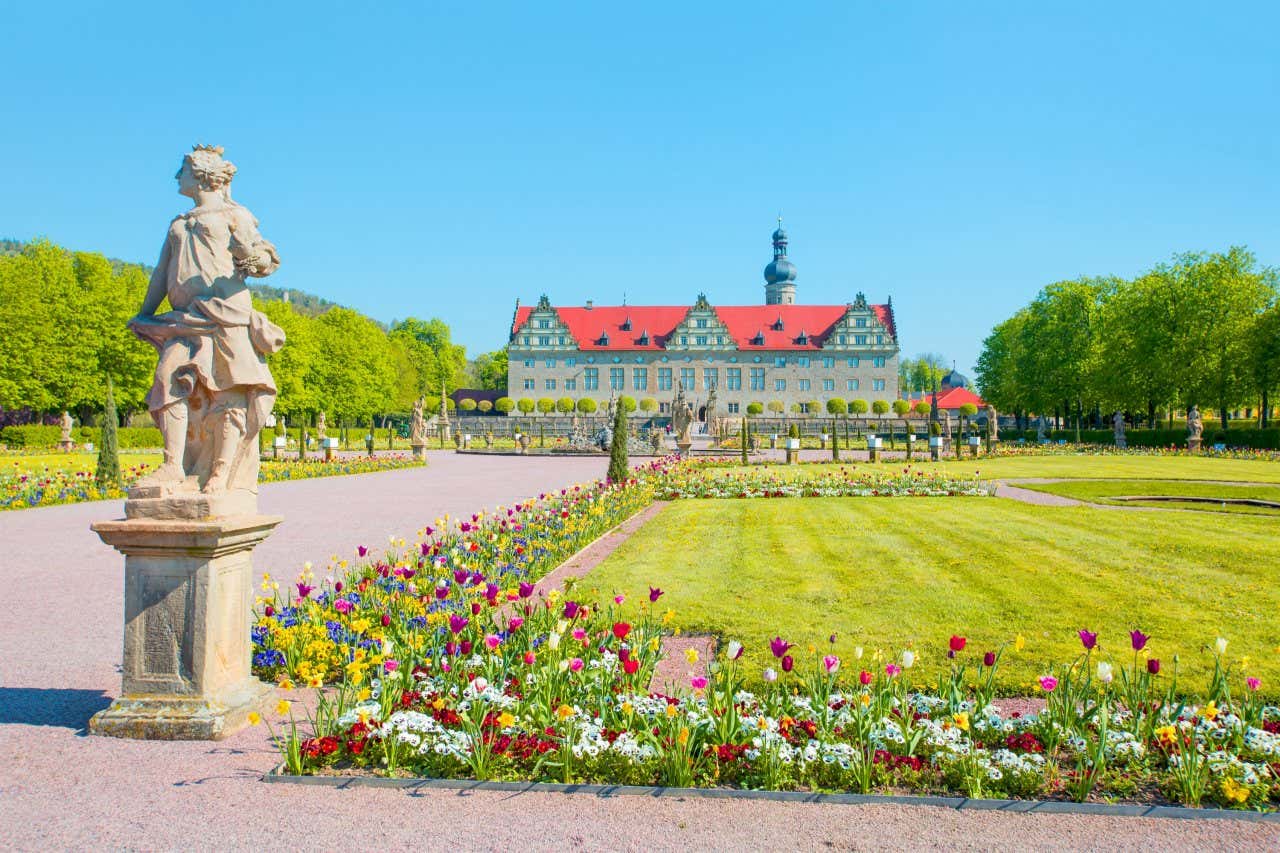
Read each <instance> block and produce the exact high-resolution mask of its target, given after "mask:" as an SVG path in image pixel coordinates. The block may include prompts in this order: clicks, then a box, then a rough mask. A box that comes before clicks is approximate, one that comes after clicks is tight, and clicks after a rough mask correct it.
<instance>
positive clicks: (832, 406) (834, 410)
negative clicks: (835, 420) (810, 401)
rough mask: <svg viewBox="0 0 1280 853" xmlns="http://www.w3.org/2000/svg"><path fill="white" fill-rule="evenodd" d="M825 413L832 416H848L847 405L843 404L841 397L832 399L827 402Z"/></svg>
mask: <svg viewBox="0 0 1280 853" xmlns="http://www.w3.org/2000/svg"><path fill="white" fill-rule="evenodd" d="M827 413H828V414H832V415H845V414H848V413H849V404H848V403H846V402H845V400H844V398H843V397H832V398H831V399H830V400H828V401H827Z"/></svg>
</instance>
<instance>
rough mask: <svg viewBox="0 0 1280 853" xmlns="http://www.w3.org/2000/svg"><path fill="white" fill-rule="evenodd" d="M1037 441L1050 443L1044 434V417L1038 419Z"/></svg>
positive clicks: (1040, 416)
mask: <svg viewBox="0 0 1280 853" xmlns="http://www.w3.org/2000/svg"><path fill="white" fill-rule="evenodd" d="M1036 441H1048V437H1047V436H1046V435H1045V434H1044V415H1039V416H1037V417H1036Z"/></svg>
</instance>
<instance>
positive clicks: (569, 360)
mask: <svg viewBox="0 0 1280 853" xmlns="http://www.w3.org/2000/svg"><path fill="white" fill-rule="evenodd" d="M577 364H578V360H577V359H576V358H572V357H570V358H566V359H565V360H564V366H565V367H575V366H577Z"/></svg>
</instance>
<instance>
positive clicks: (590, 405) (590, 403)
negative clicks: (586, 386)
mask: <svg viewBox="0 0 1280 853" xmlns="http://www.w3.org/2000/svg"><path fill="white" fill-rule="evenodd" d="M595 410H596V401H595V400H593V399H591V398H590V397H581V398H579V400H578V411H579V412H582V414H584V415H590V414H593V413H594V412H595Z"/></svg>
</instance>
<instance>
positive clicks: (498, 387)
mask: <svg viewBox="0 0 1280 853" xmlns="http://www.w3.org/2000/svg"><path fill="white" fill-rule="evenodd" d="M471 381H472V382H473V385H474V387H476V388H483V389H485V390H488V391H505V390H507V351H506V349H499V350H494V351H493V352H484V353H481V354H480V355H478V356H476V358H475V361H474V362H472V363H471Z"/></svg>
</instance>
